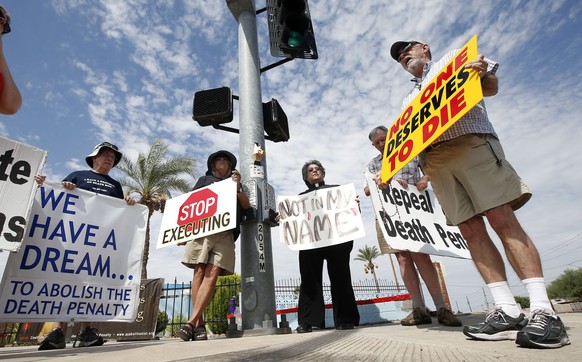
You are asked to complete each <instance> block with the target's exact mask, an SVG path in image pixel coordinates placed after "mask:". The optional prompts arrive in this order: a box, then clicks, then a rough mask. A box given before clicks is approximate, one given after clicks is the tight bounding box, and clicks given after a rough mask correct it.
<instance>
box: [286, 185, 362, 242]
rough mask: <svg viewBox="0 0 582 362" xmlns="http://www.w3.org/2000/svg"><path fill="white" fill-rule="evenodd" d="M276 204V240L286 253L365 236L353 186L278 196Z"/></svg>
mask: <svg viewBox="0 0 582 362" xmlns="http://www.w3.org/2000/svg"><path fill="white" fill-rule="evenodd" d="M277 204H278V206H279V207H278V211H279V214H280V215H281V220H280V222H279V233H280V240H281V242H282V243H283V244H285V245H287V246H288V247H289V248H290V249H293V250H309V249H315V248H321V247H325V246H330V245H335V244H341V243H345V242H348V241H351V240H354V239H358V238H363V237H364V236H366V233H365V231H364V223H363V222H362V215H361V214H360V208H359V206H358V203H357V202H356V190H355V189H354V185H353V184H349V185H344V186H336V187H329V188H320V189H317V190H314V191H311V192H309V193H306V194H303V195H299V196H279V197H278V198H277Z"/></svg>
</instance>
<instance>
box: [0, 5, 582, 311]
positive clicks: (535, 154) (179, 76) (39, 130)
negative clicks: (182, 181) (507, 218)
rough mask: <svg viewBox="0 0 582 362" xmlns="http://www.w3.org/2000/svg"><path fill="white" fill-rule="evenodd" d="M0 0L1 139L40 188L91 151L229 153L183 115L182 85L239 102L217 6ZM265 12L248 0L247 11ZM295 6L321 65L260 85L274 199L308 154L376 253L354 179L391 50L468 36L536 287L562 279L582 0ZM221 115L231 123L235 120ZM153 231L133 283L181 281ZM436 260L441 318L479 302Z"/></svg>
mask: <svg viewBox="0 0 582 362" xmlns="http://www.w3.org/2000/svg"><path fill="white" fill-rule="evenodd" d="M1 3H2V5H4V6H5V7H6V8H7V9H8V11H9V12H10V13H11V16H12V24H11V25H12V33H10V34H8V35H6V36H5V37H4V38H3V42H4V52H5V56H6V58H7V60H8V62H9V64H10V67H11V70H12V74H13V76H14V78H15V80H16V82H17V84H18V86H19V88H20V90H21V92H22V95H23V100H24V102H23V106H22V108H21V110H20V111H19V112H18V113H17V114H16V115H14V116H2V117H0V134H2V135H4V136H6V137H8V138H11V139H13V140H17V141H20V142H24V143H27V144H30V145H33V146H36V147H38V148H41V149H44V150H47V151H48V154H49V156H48V160H47V164H46V166H45V171H44V173H45V174H46V175H47V176H48V179H49V180H51V181H59V180H61V179H62V178H63V177H64V176H66V175H67V174H68V173H70V172H71V171H73V170H77V169H85V168H86V165H85V163H84V157H85V156H86V155H87V154H88V153H89V152H90V151H91V150H92V148H93V146H94V145H95V144H97V143H99V142H101V141H102V140H107V141H110V142H113V143H115V144H117V145H118V146H119V147H120V148H121V150H122V151H123V152H124V153H125V154H126V155H128V156H130V157H134V158H135V157H136V156H137V154H138V152H145V151H146V149H147V147H148V145H149V144H150V143H151V142H152V141H153V140H154V139H156V138H158V137H161V138H163V139H164V140H165V141H166V142H167V143H168V144H169V146H170V150H171V152H172V153H174V154H188V155H191V156H193V157H195V158H196V159H197V160H198V173H199V175H202V174H203V173H204V171H205V164H206V157H207V156H208V154H209V153H211V152H213V151H215V150H218V149H227V150H230V151H232V152H234V153H235V154H236V155H238V153H239V152H238V137H237V135H236V134H233V133H225V132H221V131H218V130H215V129H213V128H211V127H210V128H209V127H206V128H202V127H200V126H198V124H197V123H196V122H194V121H193V120H192V118H191V116H192V97H193V95H194V93H195V92H196V91H199V90H202V89H208V88H216V87H220V86H228V87H231V88H232V89H233V93H234V94H238V62H237V54H238V49H237V47H238V44H237V43H238V35H237V23H236V21H235V19H234V17H233V16H232V14H231V13H230V11H229V10H228V7H227V6H226V2H225V1H222V0H196V1H186V0H184V1H178V0H175V1H163V2H161V1H155V2H154V1H145V0H143V1H137V0H136V1H125V0H124V1H119V0H109V1H105V0H103V1H97V0H86V1H85V0H46V1H32V0H3V1H1ZM264 5H265V1H264V0H257V1H256V7H257V8H261V7H264ZM309 5H310V10H311V14H312V19H313V27H314V32H315V36H316V41H317V47H318V50H319V56H320V58H319V59H318V60H316V61H312V60H294V61H292V62H290V63H287V64H285V65H283V66H280V67H277V68H275V69H273V70H270V71H268V72H267V73H265V74H263V75H262V77H261V82H262V95H263V101H267V100H269V99H271V98H276V99H278V101H279V103H280V104H281V106H282V107H283V109H284V110H285V112H286V114H287V116H288V118H289V128H290V133H291V139H290V140H289V142H281V143H276V144H275V143H272V142H267V144H266V151H267V160H268V170H267V172H268V178H269V181H270V183H271V184H272V185H273V186H274V187H275V190H276V192H277V193H278V194H279V195H295V194H297V193H299V192H301V191H303V189H304V184H303V182H302V181H301V173H300V169H301V166H302V165H303V163H304V162H305V161H307V160H310V159H319V160H320V161H321V162H322V163H323V165H324V166H325V167H326V169H327V177H326V180H327V181H328V182H330V183H338V184H348V183H354V184H355V186H356V189H357V190H358V192H359V193H360V199H361V200H362V214H363V217H364V222H365V225H366V231H367V234H368V235H367V236H366V237H365V238H363V239H359V240H357V241H356V243H355V249H357V248H362V247H363V246H364V245H375V244H376V240H375V230H374V224H373V214H372V209H371V201H370V200H368V199H367V198H366V197H365V196H364V194H363V192H362V191H361V190H362V184H363V169H364V167H365V165H366V164H367V162H368V161H369V160H370V159H371V158H372V157H373V156H375V155H376V152H377V151H376V150H375V149H374V148H373V147H372V146H371V144H370V142H369V141H368V138H367V135H368V132H369V130H370V129H371V128H373V127H374V126H376V125H378V124H384V125H389V124H391V123H392V121H393V120H394V119H395V118H396V117H397V116H398V114H399V113H400V107H401V102H402V98H403V97H404V96H405V95H406V94H407V93H408V90H409V89H410V88H411V86H412V84H411V83H410V82H409V79H410V76H409V75H408V73H405V72H404V71H403V70H402V69H401V67H400V66H399V65H398V64H396V62H394V61H393V60H392V59H391V58H390V56H389V49H390V45H391V44H392V43H393V42H394V41H396V40H401V39H411V38H413V39H420V40H422V41H424V42H426V43H428V44H430V47H431V49H432V54H433V57H434V58H435V59H438V58H440V56H442V55H443V54H445V53H446V52H447V51H448V50H450V49H453V48H457V47H460V46H462V45H463V44H465V42H467V41H468V40H469V39H470V38H471V36H472V35H474V34H478V36H479V50H480V52H481V53H483V54H485V55H486V56H487V57H489V58H492V59H495V60H496V61H498V62H499V63H500V64H501V66H500V69H499V71H498V73H497V74H498V76H499V80H500V81H499V82H500V87H499V89H500V90H499V94H498V95H497V96H496V97H493V98H489V99H487V100H486V104H487V107H488V110H489V113H490V119H491V120H492V122H493V124H494V126H495V128H496V130H497V133H498V134H499V136H500V138H501V141H502V144H503V145H504V147H505V151H506V154H507V157H508V159H509V160H510V162H511V163H512V164H513V165H514V167H515V168H516V169H517V171H518V172H519V173H520V175H521V176H522V178H523V179H524V180H525V182H526V183H527V184H528V185H529V187H530V188H531V190H532V191H533V194H534V196H533V198H532V199H531V201H530V202H529V203H528V204H527V205H526V207H524V208H523V209H522V210H520V211H518V217H519V219H520V220H521V222H522V224H523V226H524V228H525V229H526V231H527V232H528V233H529V235H530V236H531V237H532V239H533V240H534V242H535V243H536V245H537V246H538V249H539V251H540V254H541V257H542V262H543V265H544V269H545V273H546V279H547V280H548V281H552V280H554V279H555V278H556V277H557V276H559V275H560V274H561V273H562V272H563V270H564V269H566V268H578V267H582V251H580V250H581V249H580V248H579V247H578V246H577V245H578V244H579V243H580V241H581V240H582V236H581V235H582V231H581V227H580V224H581V220H580V219H581V216H580V201H581V200H582V189H581V188H580V186H579V185H580V184H581V183H582V171H580V170H581V169H582V168H581V167H580V166H581V161H580V158H579V157H578V155H579V154H580V152H581V151H582V147H581V146H580V143H579V142H580V141H579V140H580V139H582V127H580V125H579V120H580V112H579V109H578V107H579V101H580V95H581V94H582V92H581V90H582V86H581V85H580V77H579V76H576V74H577V73H576V68H577V63H576V62H577V59H579V58H580V57H581V55H582V54H581V53H582V50H581V49H582V35H581V33H580V28H579V25H580V23H582V21H581V17H582V14H581V11H582V3H580V2H579V1H574V0H571V1H560V0H556V1H551V2H550V1H543V0H540V1H537V0H532V1H505V0H494V1H488V2H482V1H479V2H468V1H462V0H447V1H416V0H415V1H402V2H396V1H389V2H387V1H380V0H368V1H311V2H310V4H309ZM257 27H258V29H257V31H258V37H259V47H260V58H261V66H263V67H264V66H266V65H268V64H271V63H274V62H275V61H278V60H279V58H273V57H271V56H270V54H269V48H268V32H267V22H266V15H265V13H263V14H259V15H258V16H257ZM235 111H236V108H235ZM237 119H238V115H237V114H236V112H235V120H234V121H233V124H232V126H233V127H238V121H237ZM113 176H114V177H115V176H117V177H119V176H120V174H119V173H115V172H114V173H113ZM194 181H195V180H192V184H193V183H194ZM160 220H161V217H160V216H159V215H156V216H155V217H154V219H153V225H152V228H153V229H152V239H153V240H152V250H151V254H150V255H151V258H150V264H149V276H150V277H165V278H166V279H167V280H168V281H173V279H174V277H177V279H178V281H188V280H189V278H190V277H191V273H190V270H189V269H187V268H185V267H183V266H182V265H181V264H180V259H181V256H182V253H183V249H181V248H179V247H176V248H164V249H160V250H157V249H155V238H156V237H157V230H158V229H159V223H160ZM496 242H497V240H496ZM272 244H273V258H274V264H275V270H274V274H275V279H276V280H279V279H288V278H298V277H299V273H298V266H297V263H296V262H294V261H296V260H297V253H296V252H294V251H290V250H287V249H286V248H285V247H284V246H283V245H282V244H280V243H279V239H278V230H276V229H274V230H273V233H272ZM3 254H4V255H2V256H0V258H1V259H0V261H1V263H2V264H0V265H3V264H4V262H5V254H6V253H3ZM356 254H357V252H356V251H355V250H354V252H353V253H352V255H353V256H354V257H355V256H356ZM239 255H240V254H239ZM434 260H438V261H441V262H442V263H443V266H444V270H445V272H446V276H445V278H446V282H447V287H448V292H449V297H450V299H451V303H452V304H453V309H457V308H460V309H461V310H463V311H468V309H469V307H468V303H470V304H471V307H472V309H473V310H475V309H482V308H485V307H486V303H485V300H484V292H483V286H484V283H483V281H482V279H481V277H480V276H479V275H478V273H477V272H476V269H475V267H474V266H473V263H472V262H471V261H467V260H455V259H450V258H434ZM376 261H377V264H378V265H379V266H380V269H379V270H378V273H379V276H380V277H381V278H383V279H389V280H392V279H393V277H392V273H391V269H390V264H389V260H388V257H387V256H382V257H380V258H378V259H377V260H376ZM238 262H239V263H240V260H239V261H238ZM237 270H240V268H238V269H237ZM352 274H353V279H354V280H363V279H366V278H370V276H369V275H366V274H364V272H363V265H362V262H357V261H353V262H352ZM508 276H509V282H510V285H511V286H512V287H514V290H515V292H516V294H518V295H525V291H524V289H523V288H521V286H520V282H519V279H518V278H517V276H516V275H515V273H514V272H513V271H512V270H511V269H510V268H509V267H508ZM427 295H428V294H427ZM488 298H489V297H488ZM428 299H430V298H428ZM490 301H491V298H489V302H490ZM427 302H428V304H429V306H430V305H431V304H432V302H431V301H430V300H428V301H427Z"/></svg>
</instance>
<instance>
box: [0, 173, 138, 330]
mask: <svg viewBox="0 0 582 362" xmlns="http://www.w3.org/2000/svg"><path fill="white" fill-rule="evenodd" d="M146 220H147V207H145V206H144V205H133V206H128V205H127V204H126V202H125V201H124V200H122V199H118V198H113V197H110V196H105V195H99V194H95V193H93V192H89V191H86V190H81V189H74V190H67V189H65V188H63V187H62V186H61V185H60V184H55V183H50V182H45V183H44V185H43V186H42V187H40V188H39V190H38V191H37V193H36V197H35V200H34V203H33V206H32V211H31V215H30V219H29V222H28V225H27V229H26V232H25V235H24V239H23V242H22V248H21V249H20V251H19V252H18V253H11V254H10V256H9V258H8V262H7V265H6V269H5V271H4V275H3V278H2V284H1V294H0V320H1V321H7V322H51V321H52V322H62V321H124V322H130V321H133V320H134V319H135V317H136V312H137V306H138V304H139V286H140V277H141V265H142V256H143V247H144V239H145V227H146Z"/></svg>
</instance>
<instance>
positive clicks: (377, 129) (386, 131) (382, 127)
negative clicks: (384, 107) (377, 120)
mask: <svg viewBox="0 0 582 362" xmlns="http://www.w3.org/2000/svg"><path fill="white" fill-rule="evenodd" d="M378 131H383V132H384V133H388V128H386V127H384V126H377V127H374V128H372V130H371V131H370V134H369V135H368V138H369V139H370V141H371V140H372V137H373V136H374V135H375V134H376V132H378Z"/></svg>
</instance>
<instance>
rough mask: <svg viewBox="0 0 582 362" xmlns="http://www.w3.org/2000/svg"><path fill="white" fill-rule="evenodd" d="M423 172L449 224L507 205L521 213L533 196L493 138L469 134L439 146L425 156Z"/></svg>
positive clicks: (455, 223) (458, 222)
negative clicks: (428, 179) (521, 208)
mask: <svg viewBox="0 0 582 362" xmlns="http://www.w3.org/2000/svg"><path fill="white" fill-rule="evenodd" d="M423 170H424V172H425V173H426V174H427V175H428V176H429V178H430V181H431V183H432V188H433V190H434V193H435V195H436V197H437V199H438V201H439V203H440V204H441V207H442V208H443V211H444V213H445V216H446V218H447V224H449V225H458V224H460V223H462V222H463V221H466V220H468V219H470V218H472V217H473V216H476V215H483V212H484V211H487V210H490V209H492V208H495V207H497V206H501V205H504V204H509V205H511V207H512V208H513V210H517V209H519V208H520V207H522V206H523V205H525V203H526V202H527V201H528V200H529V199H530V197H531V192H530V191H529V189H528V187H527V185H526V184H525V183H524V182H523V181H522V180H521V178H520V177H519V175H518V174H517V172H515V170H514V169H513V167H512V166H511V165H510V164H509V162H507V160H506V159H505V153H504V152H503V148H502V147H501V144H500V143H499V141H498V140H497V139H496V138H494V137H492V136H489V135H473V134H469V135H465V136H461V137H457V138H454V139H452V140H450V141H446V142H443V143H442V144H439V145H437V146H436V147H434V148H432V149H431V150H429V151H427V152H426V153H425V156H424V162H423Z"/></svg>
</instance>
